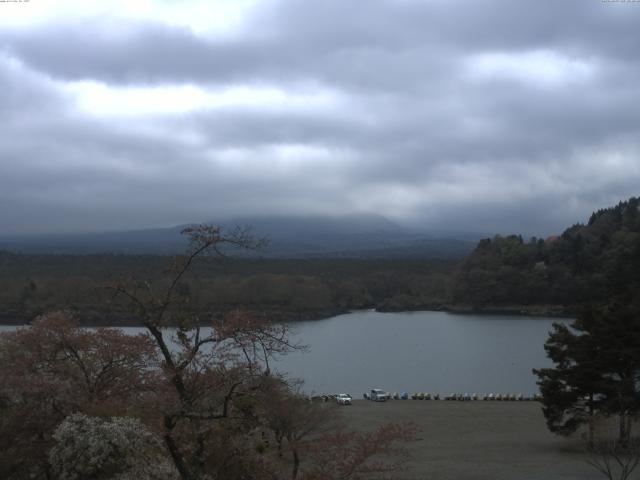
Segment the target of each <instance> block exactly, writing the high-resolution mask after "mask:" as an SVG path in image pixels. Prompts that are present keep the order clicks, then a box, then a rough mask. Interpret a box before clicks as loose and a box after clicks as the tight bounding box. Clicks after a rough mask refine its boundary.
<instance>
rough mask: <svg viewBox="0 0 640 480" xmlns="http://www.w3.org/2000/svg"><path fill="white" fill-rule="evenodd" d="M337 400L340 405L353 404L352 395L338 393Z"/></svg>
mask: <svg viewBox="0 0 640 480" xmlns="http://www.w3.org/2000/svg"><path fill="white" fill-rule="evenodd" d="M336 402H337V403H338V405H351V395H348V394H346V393H339V394H338V395H336Z"/></svg>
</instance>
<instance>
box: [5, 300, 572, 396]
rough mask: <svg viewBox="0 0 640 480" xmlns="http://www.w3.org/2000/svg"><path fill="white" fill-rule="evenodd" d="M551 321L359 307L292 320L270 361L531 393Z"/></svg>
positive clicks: (341, 383) (410, 385)
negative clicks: (282, 351) (285, 345)
mask: <svg viewBox="0 0 640 480" xmlns="http://www.w3.org/2000/svg"><path fill="white" fill-rule="evenodd" d="M554 321H566V320H557V319H551V318H540V317H518V316H496V315H455V314H449V313H444V312H401V313H379V312H375V311H358V312H353V313H349V314H345V315H339V316H337V317H333V318H329V319H326V320H315V321H308V322H297V323H293V324H291V325H292V330H293V332H292V333H293V334H292V337H293V339H294V340H297V341H299V342H301V343H304V344H306V345H308V346H309V351H308V352H307V353H297V352H296V353H294V354H290V355H287V356H285V357H284V358H283V359H281V360H280V361H278V362H277V363H276V364H275V365H274V368H276V369H277V370H278V371H281V372H286V373H288V374H289V375H290V376H292V377H297V378H301V379H304V380H305V390H306V391H308V392H316V393H338V392H348V393H351V394H352V395H355V396H358V397H360V396H361V394H362V392H365V391H367V390H369V389H371V388H382V389H385V390H388V391H398V392H401V391H407V392H420V391H421V392H432V393H435V392H437V393H440V394H446V393H452V392H460V393H474V392H476V393H489V392H496V393H497V392H504V393H523V394H525V395H530V394H533V393H534V392H536V391H537V387H536V384H535V377H534V376H533V374H532V373H531V369H532V368H540V367H546V366H549V365H551V363H550V361H549V360H548V359H547V358H546V355H545V351H544V342H545V340H546V339H547V336H548V332H549V330H550V329H551V325H552V323H553V322H554ZM13 328H14V327H0V330H6V329H13ZM125 330H127V331H130V332H132V333H133V332H137V331H141V330H142V329H137V328H126V329H125Z"/></svg>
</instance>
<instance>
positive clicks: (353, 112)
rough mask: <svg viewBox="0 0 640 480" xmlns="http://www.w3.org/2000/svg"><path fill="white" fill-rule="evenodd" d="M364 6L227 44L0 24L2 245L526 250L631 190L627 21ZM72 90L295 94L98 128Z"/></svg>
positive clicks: (252, 20)
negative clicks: (161, 230) (189, 240)
mask: <svg viewBox="0 0 640 480" xmlns="http://www.w3.org/2000/svg"><path fill="white" fill-rule="evenodd" d="M186 8H187V7H186ZM363 8H364V7H363V6H362V4H361V3H358V4H355V3H353V4H352V3H349V2H346V3H345V2H338V1H335V0H332V1H327V2H302V1H296V0H291V1H284V0H283V1H277V2H266V3H261V4H259V5H258V7H256V8H255V9H254V10H253V11H252V12H251V13H250V15H249V16H248V17H247V18H246V19H245V21H244V23H243V24H242V25H241V27H240V29H239V30H237V31H235V32H234V33H233V34H229V35H226V36H215V35H207V34H202V33H200V34H196V33H193V32H192V31H191V30H189V29H188V28H178V27H175V26H169V25H165V24H162V23H158V22H156V23H150V22H136V21H133V20H128V21H124V20H116V19H115V18H112V19H107V20H106V21H105V19H104V18H100V19H98V18H83V19H77V20H74V19H72V18H68V19H66V20H64V21H61V20H56V21H55V22H44V23H38V24H35V23H34V24H33V25H32V26H27V27H20V28H17V27H12V28H8V27H7V28H3V29H0V45H2V47H1V48H0V88H1V89H2V92H3V95H1V96H0V113H1V114H2V116H3V130H2V134H0V159H1V160H0V223H1V224H3V225H5V232H6V233H17V232H24V231H63V230H85V229H86V230H104V229H111V228H132V227H138V226H159V225H168V224H172V223H181V222H186V221H194V220H203V219H207V218H215V217H222V216H230V215H239V214H249V215H255V214H273V213H296V214H301V213H344V212H348V211H353V212H364V211H379V212H380V213H383V214H386V215H389V216H391V217H394V218H396V219H399V220H400V221H405V222H408V223H411V222H414V223H416V224H420V225H424V226H425V227H430V228H443V227H445V226H446V228H448V229H459V230H480V231H496V232H502V233H506V232H511V231H519V232H523V233H525V234H534V233H537V234H539V235H544V234H547V233H551V232H553V231H558V230H560V229H561V228H562V227H564V226H567V225H569V224H572V223H574V222H576V221H584V220H585V219H586V218H587V216H588V214H589V212H590V211H591V210H593V209H596V208H600V207H603V206H606V205H609V204H611V203H616V202H617V201H618V200H620V199H623V198H626V197H628V196H631V195H638V193H639V192H638V190H637V185H638V184H640V157H639V156H638V154H639V153H640V140H638V138H640V136H639V135H638V133H640V132H639V130H640V110H638V109H637V108H634V106H635V105H639V104H640V60H639V57H637V51H638V47H640V35H638V34H637V33H636V31H637V24H638V21H639V20H640V7H638V6H637V5H634V4H633V3H629V4H614V3H602V2H600V1H596V0H594V1H582V0H581V1H566V2H555V3H553V4H552V3H545V2H538V3H531V2H529V3H520V2H513V1H507V0H493V1H489V2H471V3H470V2H458V1H455V2H444V1H440V0H433V1H429V2H414V1H411V0H397V1H391V0H389V1H383V0H374V1H371V2H367V5H366V10H364V9H363ZM77 82H94V83H95V82H97V84H99V85H103V86H104V88H106V89H111V90H110V91H113V92H116V93H117V92H118V91H121V90H122V89H125V88H132V87H135V88H143V89H144V88H167V87H179V86H181V85H182V86H184V85H189V86H192V87H196V88H199V89H200V91H203V92H209V93H211V94H213V95H220V94H221V93H220V92H224V91H225V89H229V88H235V87H243V88H247V89H249V91H250V90H251V89H276V90H277V91H280V92H286V93H287V94H290V95H293V96H294V97H295V96H298V97H299V98H298V100H296V101H295V102H293V101H292V102H290V101H289V100H288V99H287V98H283V99H282V101H279V100H270V101H263V100H261V98H262V97H260V96H258V97H256V98H257V100H256V103H255V104H247V103H246V102H245V103H244V104H243V103H238V102H235V101H231V102H230V103H228V104H224V105H206V104H203V105H202V108H193V109H188V110H187V111H181V112H179V113H171V112H167V113H157V112H156V113H153V112H152V113H149V114H141V113H140V114H133V113H131V112H128V111H123V112H121V114H117V115H113V114H104V113H100V112H95V111H91V110H90V109H89V110H88V109H87V107H83V105H82V104H81V102H80V103H79V101H78V96H77V95H78V88H79V87H78V85H79V84H78V83H77ZM96 92H99V90H96ZM96 95H97V94H96ZM247 95H250V93H248V94H247ZM316 97H318V98H320V101H318V102H316V101H315V100H314V98H316ZM306 98H308V101H307V100H305V99H306ZM323 98H324V99H325V100H322V99H323ZM94 100H95V99H94ZM98 100H99V99H98ZM236 100H237V99H236ZM167 102H168V100H167ZM234 102H235V103H234ZM161 103H162V102H161ZM123 108H126V107H123Z"/></svg>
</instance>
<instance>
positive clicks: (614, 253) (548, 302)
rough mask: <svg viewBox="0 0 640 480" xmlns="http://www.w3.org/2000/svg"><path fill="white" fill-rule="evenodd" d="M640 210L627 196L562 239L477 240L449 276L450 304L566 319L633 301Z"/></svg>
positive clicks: (639, 278)
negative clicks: (609, 303) (519, 309)
mask: <svg viewBox="0 0 640 480" xmlns="http://www.w3.org/2000/svg"><path fill="white" fill-rule="evenodd" d="M639 204H640V200H639V199H638V198H631V199H629V200H628V201H625V202H620V203H619V204H618V205H617V206H615V207H612V208H606V209H602V210H598V211H597V212H595V213H593V214H592V215H591V218H590V219H589V222H588V223H587V224H586V225H582V224H577V225H574V226H572V227H570V228H568V229H567V230H565V231H564V232H563V233H562V235H560V236H552V237H549V238H547V239H536V238H531V239H530V240H528V241H525V240H523V238H522V237H520V236H507V237H500V236H496V237H494V238H492V239H485V240H482V241H480V243H479V244H478V246H477V248H476V249H475V250H474V251H473V252H472V253H471V255H469V256H468V257H467V258H466V259H465V260H464V261H463V262H462V263H461V264H460V266H459V268H458V269H457V272H456V274H455V275H454V279H453V282H452V285H453V286H452V291H451V301H452V303H453V304H458V305H466V306H471V308H475V309H485V310H487V309H492V308H497V309H500V308H504V307H507V306H532V305H538V306H541V307H542V310H544V309H547V310H550V311H555V312H558V311H562V310H564V311H565V312H567V313H571V312H572V311H576V310H577V309H578V308H579V307H580V306H582V305H585V304H588V303H600V302H603V301H606V300H608V299H611V297H622V298H624V300H625V301H634V299H635V301H637V297H638V294H637V293H636V292H638V291H639V290H640V288H639V287H640V212H639ZM525 310H526V309H525Z"/></svg>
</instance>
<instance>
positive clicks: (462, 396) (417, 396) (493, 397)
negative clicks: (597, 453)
mask: <svg viewBox="0 0 640 480" xmlns="http://www.w3.org/2000/svg"><path fill="white" fill-rule="evenodd" d="M362 396H363V397H364V399H365V400H372V401H374V402H386V401H387V400H390V399H393V400H408V399H409V398H411V400H440V399H443V400H449V401H451V400H454V401H475V400H484V401H503V402H508V401H512V402H513V401H525V400H540V399H541V396H540V395H539V394H536V395H533V396H532V397H526V396H524V395H522V394H521V393H520V394H517V395H516V394H512V393H487V394H477V393H472V394H469V393H452V394H450V395H444V396H443V397H441V396H440V394H438V393H434V394H431V393H423V392H418V393H414V394H412V395H409V394H408V393H407V392H402V393H398V392H394V393H387V392H385V391H384V390H382V389H380V388H372V389H371V390H370V391H369V392H366V393H364V394H363V395H362ZM320 398H322V399H323V400H324V401H325V402H326V401H328V400H329V399H331V398H335V401H336V403H338V405H351V404H352V402H353V397H352V396H351V395H350V394H348V393H340V394H338V395H333V396H326V395H324V396H322V397H320Z"/></svg>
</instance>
